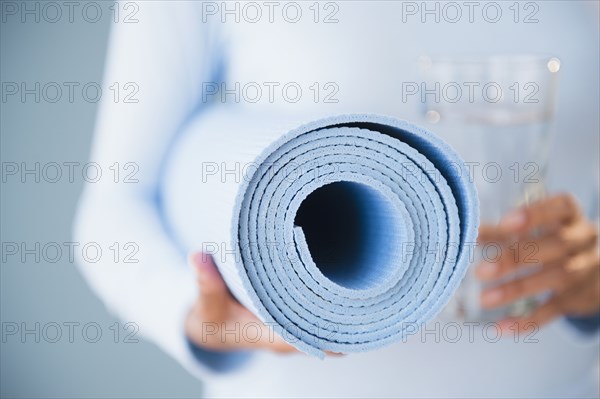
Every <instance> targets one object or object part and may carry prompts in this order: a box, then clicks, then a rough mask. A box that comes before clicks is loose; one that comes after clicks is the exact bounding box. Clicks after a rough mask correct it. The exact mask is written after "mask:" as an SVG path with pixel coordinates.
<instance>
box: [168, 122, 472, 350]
mask: <svg viewBox="0 0 600 399" xmlns="http://www.w3.org/2000/svg"><path fill="white" fill-rule="evenodd" d="M265 120H267V119H266V118H260V117H254V118H252V117H251V118H247V117H240V116H235V117H232V116H228V115H227V113H226V112H222V113H221V114H219V113H218V112H217V113H216V114H215V115H212V116H204V117H203V116H202V115H201V116H199V117H198V118H196V120H195V121H193V122H192V123H191V125H190V126H189V127H188V129H187V133H186V134H184V137H183V138H182V139H180V140H179V141H178V142H177V143H176V144H175V145H174V148H173V151H172V153H171V156H170V161H169V162H168V163H167V167H166V172H165V178H164V179H163V182H164V183H163V199H164V207H165V212H166V219H167V221H168V224H169V226H170V228H171V229H172V232H173V234H174V236H175V237H176V239H177V241H178V242H179V243H180V245H181V247H182V250H184V251H191V250H203V251H204V252H207V253H211V254H213V257H214V259H215V261H216V263H217V265H218V267H219V270H220V272H221V274H222V275H223V277H224V279H225V281H226V282H227V285H228V287H229V289H230V291H231V292H232V294H233V295H234V296H235V297H236V298H237V299H238V300H239V301H240V302H241V303H242V304H243V305H245V306H246V307H247V308H249V309H250V310H251V311H252V312H253V313H254V314H256V315H257V316H258V318H259V319H260V320H262V321H263V322H265V323H267V324H268V325H270V326H272V327H273V329H274V331H275V332H277V333H279V334H280V335H282V336H283V338H284V339H285V340H286V341H288V342H289V343H291V344H292V345H294V346H295V347H296V348H298V349H299V350H301V351H303V352H305V353H308V354H312V355H316V356H323V354H324V352H323V351H326V350H327V351H333V352H340V353H350V352H357V351H365V350H372V349H375V348H378V347H381V346H383V345H386V344H390V343H393V342H397V341H400V340H401V339H402V338H403V337H404V336H406V335H407V334H413V333H415V331H416V329H417V328H418V327H419V326H421V325H422V323H424V322H426V321H428V320H430V319H432V318H433V317H434V316H435V315H436V314H437V313H438V312H439V311H440V310H441V309H442V308H443V306H444V305H445V304H446V303H447V302H448V300H449V298H450V297H451V295H452V294H453V292H454V291H455V289H456V288H457V286H458V284H459V282H460V281H461V279H462V277H463V276H464V274H465V271H466V269H467V267H468V265H469V255H470V254H471V253H472V251H470V250H469V248H470V246H471V245H472V244H473V243H474V242H475V240H476V235H477V228H478V222H479V218H478V201H477V196H476V191H475V187H474V185H473V182H472V180H471V179H469V175H468V173H466V172H467V170H466V167H465V166H464V163H463V161H462V160H461V159H460V158H459V156H458V155H457V154H456V153H455V152H454V151H453V150H452V149H451V148H450V147H449V146H448V145H447V144H446V143H444V142H443V141H442V140H441V139H439V138H438V137H436V136H435V135H434V134H432V133H430V132H428V131H426V130H424V129H422V128H420V127H417V126H415V125H412V124H410V123H408V122H405V121H402V120H397V119H394V118H390V117H384V116H376V115H343V116H335V117H326V118H323V119H319V120H316V121H313V122H309V123H305V124H300V123H295V122H286V123H273V124H272V126H269V127H267V123H266V122H265ZM244 327H245V326H241V327H240V329H241V331H242V332H243V331H244ZM250 331H255V330H251V329H247V330H246V333H247V334H248V335H249V336H250V335H251V336H252V338H254V333H251V332H250ZM243 335H244V334H242V336H243ZM242 338H243V337H242ZM248 339H250V338H248Z"/></svg>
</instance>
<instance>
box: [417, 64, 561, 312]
mask: <svg viewBox="0 0 600 399" xmlns="http://www.w3.org/2000/svg"><path fill="white" fill-rule="evenodd" d="M419 69H420V72H421V74H422V78H423V81H422V82H420V85H419V86H418V92H419V95H420V100H421V101H420V104H421V105H422V114H423V117H424V118H425V120H426V124H430V125H435V126H431V128H432V130H434V131H435V132H436V133H438V134H439V135H441V136H442V137H444V138H445V139H446V140H447V141H448V142H449V143H450V144H451V145H452V146H453V147H454V148H455V149H456V150H457V151H458V152H459V154H460V155H461V156H462V157H463V159H464V160H465V162H466V165H467V169H468V171H469V176H470V177H471V178H473V179H474V182H475V185H476V187H477V190H478V195H479V200H480V204H481V207H480V212H481V213H480V216H481V222H482V223H486V224H495V223H498V221H499V220H500V218H501V217H502V216H503V215H504V214H506V213H507V212H508V211H510V210H511V209H513V208H515V207H518V206H521V205H526V204H529V203H531V202H533V201H536V200H538V199H540V198H542V197H544V195H545V194H546V191H545V184H544V181H545V177H546V166H547V162H548V150H549V144H550V139H551V126H552V121H553V118H554V107H555V103H556V96H557V83H558V81H557V78H558V71H559V69H560V61H559V60H558V59H557V58H556V57H547V56H536V55H506V56H491V57H485V58H432V57H421V59H420V60H419ZM413 87H414V86H413ZM413 91H414V90H413ZM515 250H521V251H522V250H527V248H525V249H523V248H516V249H515ZM497 255H498V246H497V245H495V244H490V245H486V246H482V245H478V246H477V247H476V248H475V250H474V256H473V262H472V265H471V267H469V271H468V272H467V275H466V276H465V279H464V280H463V283H462V284H461V286H460V287H459V290H458V291H457V293H456V295H455V296H454V298H453V300H452V301H451V303H450V304H449V306H448V307H447V308H446V310H445V314H446V315H448V316H450V317H452V318H454V319H456V318H458V319H462V320H471V321H472V320H478V321H494V320H498V319H499V318H503V317H508V316H513V317H516V316H523V315H525V314H527V313H528V312H531V310H533V308H534V307H535V305H536V303H537V301H538V300H539V298H528V299H525V300H520V301H518V302H516V303H514V304H512V305H510V306H507V307H505V308H502V309H498V310H494V311H486V310H483V309H482V308H481V306H480V300H479V296H480V293H481V290H482V289H483V288H485V287H486V286H485V285H483V284H482V283H480V282H479V281H478V280H477V279H476V278H475V277H474V266H475V265H477V264H478V263H480V262H481V261H482V259H483V258H484V257H485V258H487V259H493V258H494V257H496V256H497ZM532 267H534V266H532ZM532 267H528V268H521V269H520V272H521V273H527V272H528V271H531V270H532ZM515 277H516V276H515V275H512V276H509V277H508V278H507V279H510V278H515ZM495 283H496V284H497V283H498V282H495Z"/></svg>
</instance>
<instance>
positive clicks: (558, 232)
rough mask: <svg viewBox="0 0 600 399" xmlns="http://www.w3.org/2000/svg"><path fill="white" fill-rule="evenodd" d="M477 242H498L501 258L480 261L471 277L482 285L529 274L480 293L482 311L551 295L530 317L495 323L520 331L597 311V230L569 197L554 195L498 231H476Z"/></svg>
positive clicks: (599, 274) (599, 264)
mask: <svg viewBox="0 0 600 399" xmlns="http://www.w3.org/2000/svg"><path fill="white" fill-rule="evenodd" d="M479 241H480V243H482V244H485V243H490V242H493V243H497V244H499V245H500V248H502V252H501V255H500V256H499V257H498V258H495V259H493V260H494V261H493V262H491V261H487V262H483V263H482V264H481V265H479V267H478V268H477V270H476V275H477V277H478V278H479V279H481V280H483V281H494V280H497V279H500V278H502V277H504V276H506V275H508V274H510V273H513V272H516V271H518V270H519V269H522V268H527V267H537V269H533V268H532V269H531V270H532V272H533V273H530V274H527V275H525V276H522V277H517V278H516V279H513V280H510V281H509V282H506V283H503V284H501V285H499V286H497V287H494V288H489V289H486V290H485V291H483V292H482V294H481V303H482V306H483V307H484V308H496V307H500V306H505V305H508V304H510V303H512V302H515V301H516V300H518V299H520V298H526V297H530V296H533V295H536V294H540V293H543V292H548V293H550V298H549V299H548V301H547V302H545V303H544V304H542V305H541V306H539V307H538V308H537V309H535V310H534V311H533V313H532V314H530V315H528V316H525V317H522V318H519V319H516V320H515V319H512V320H504V321H501V322H500V326H501V327H504V328H509V327H510V328H513V329H514V328H515V327H511V326H514V325H515V322H517V323H516V326H517V329H518V330H520V331H521V332H522V331H523V330H524V329H527V328H528V327H527V326H531V325H532V324H531V323H535V324H534V325H535V326H538V327H539V326H541V325H543V324H545V323H548V322H549V321H551V320H553V319H554V318H557V317H559V316H577V317H581V316H588V315H594V314H597V313H598V312H599V311H600V256H599V252H598V228H597V226H595V225H594V224H593V223H592V222H590V221H588V220H586V218H585V217H584V216H583V214H582V212H581V209H580V208H579V206H578V204H577V203H576V201H575V200H574V199H573V197H571V196H570V195H565V194H562V195H556V196H553V197H549V198H547V199H544V200H542V201H539V202H537V203H534V204H532V205H531V206H529V207H526V208H519V209H516V210H514V211H512V212H511V213H509V214H508V215H506V216H505V217H504V218H503V219H502V220H501V222H500V223H499V224H498V225H497V226H490V225H484V226H481V228H480V234H479Z"/></svg>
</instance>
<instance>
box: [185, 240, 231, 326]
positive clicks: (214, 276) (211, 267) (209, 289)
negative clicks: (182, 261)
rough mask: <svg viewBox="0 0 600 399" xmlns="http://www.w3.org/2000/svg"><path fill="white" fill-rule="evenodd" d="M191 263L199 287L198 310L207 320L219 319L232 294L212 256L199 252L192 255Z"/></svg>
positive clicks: (222, 315)
mask: <svg viewBox="0 0 600 399" xmlns="http://www.w3.org/2000/svg"><path fill="white" fill-rule="evenodd" d="M190 263H192V265H193V266H194V269H195V271H196V276H197V281H198V289H199V291H200V293H199V295H198V302H197V305H198V310H199V311H200V312H202V316H203V318H204V319H205V320H207V321H210V320H215V321H216V320H218V319H220V318H222V317H224V314H225V312H226V310H227V306H228V305H229V303H230V301H231V294H229V291H228V290H227V285H226V284H225V281H224V280H223V277H221V273H219V269H217V265H216V264H215V262H214V260H213V258H212V256H210V255H209V254H206V253H203V252H197V253H194V254H192V256H191V257H190Z"/></svg>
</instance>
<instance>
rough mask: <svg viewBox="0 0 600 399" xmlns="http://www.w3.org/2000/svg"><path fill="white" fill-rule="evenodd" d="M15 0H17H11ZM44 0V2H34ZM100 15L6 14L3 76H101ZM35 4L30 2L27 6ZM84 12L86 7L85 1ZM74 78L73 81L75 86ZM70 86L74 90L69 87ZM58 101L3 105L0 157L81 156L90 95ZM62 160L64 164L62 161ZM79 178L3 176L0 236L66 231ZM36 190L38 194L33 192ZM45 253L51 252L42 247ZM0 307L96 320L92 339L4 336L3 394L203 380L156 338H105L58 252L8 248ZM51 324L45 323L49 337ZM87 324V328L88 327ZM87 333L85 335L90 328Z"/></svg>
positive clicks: (184, 386)
mask: <svg viewBox="0 0 600 399" xmlns="http://www.w3.org/2000/svg"><path fill="white" fill-rule="evenodd" d="M19 3H20V2H19ZM42 4H43V2H42ZM101 4H102V11H103V16H102V18H100V20H99V21H98V22H96V23H89V22H86V21H85V20H83V19H82V18H81V14H78V13H77V12H76V13H75V14H74V16H75V20H74V21H75V22H73V23H70V22H69V21H68V18H67V17H66V16H64V15H63V17H62V18H61V19H60V20H59V21H58V22H56V23H48V22H46V21H44V20H43V19H41V20H40V22H39V23H36V22H35V21H34V20H33V17H32V16H30V17H28V20H27V21H26V23H22V22H21V21H20V20H19V17H18V16H17V17H8V16H7V17H6V21H2V23H1V31H0V36H1V43H0V44H1V65H0V68H1V69H0V80H1V81H2V82H17V83H20V82H27V84H28V85H30V86H31V87H32V86H33V84H34V83H35V82H41V84H42V85H43V84H44V83H47V82H57V83H59V84H62V82H79V83H81V84H82V85H83V84H85V83H87V82H98V83H100V82H101V79H102V69H103V60H104V56H105V52H106V41H107V36H108V31H109V26H110V19H111V17H112V15H111V14H110V10H109V9H108V7H109V6H110V5H111V4H113V3H112V2H104V3H102V2H101ZM32 7H33V6H32ZM90 12H91V11H90ZM80 87H81V86H80ZM75 93H78V91H77V89H76V90H75ZM79 93H81V92H80V91H79ZM65 98H66V92H63V97H62V98H61V100H59V101H58V102H56V103H49V102H47V101H44V99H43V98H42V99H41V100H40V103H36V102H35V100H34V97H33V96H28V97H27V98H26V102H25V103H22V102H21V101H20V99H19V97H18V96H13V97H11V98H9V99H7V101H5V102H2V103H0V105H1V115H0V120H1V132H2V133H1V134H2V137H1V145H0V147H1V160H2V162H4V163H5V165H6V163H7V162H17V163H19V164H20V163H21V162H26V163H27V164H28V165H30V166H33V164H34V163H35V162H40V164H41V165H43V164H44V163H46V162H58V163H62V162H80V163H85V162H86V160H87V157H88V150H89V146H90V141H91V136H92V130H93V124H94V118H95V111H96V104H95V103H89V102H87V101H85V100H84V99H83V98H82V97H81V95H80V94H79V95H77V94H76V96H75V97H74V102H73V103H69V101H68V100H65ZM65 170H66V169H65ZM81 187H82V179H81V178H76V179H75V181H74V182H73V183H69V181H68V179H66V178H65V177H64V176H63V178H62V179H61V181H60V182H58V183H49V182H44V181H43V180H41V181H40V183H36V182H35V181H33V176H28V177H27V182H26V183H21V181H20V178H19V177H15V176H12V177H11V178H7V182H6V183H2V186H1V220H2V223H1V235H2V237H1V240H0V241H2V242H4V243H6V242H16V243H22V242H23V243H26V244H27V246H28V247H29V248H31V247H33V246H34V245H35V242H40V243H41V245H44V244H45V243H49V242H56V243H59V244H61V243H63V242H69V241H72V234H71V224H72V221H73V213H74V209H75V205H76V203H77V198H78V195H79V193H80V190H81ZM41 199H43V200H41ZM50 256H52V255H50ZM0 273H1V275H0V283H1V287H0V288H1V289H0V293H1V314H0V318H1V321H2V323H4V324H3V325H4V327H5V328H7V324H6V323H18V324H19V325H20V324H21V323H23V322H24V323H26V326H27V327H28V328H33V327H34V324H35V323H36V322H39V323H40V330H41V328H42V327H43V326H44V325H46V323H51V322H56V323H58V324H61V325H62V324H63V323H65V322H67V323H68V322H79V323H81V326H83V325H84V324H85V323H88V322H96V323H98V324H99V325H100V327H101V329H102V332H103V336H102V338H101V339H100V341H98V342H97V343H88V342H86V341H85V340H84V339H83V337H82V332H81V326H79V329H77V328H76V329H75V334H74V342H73V343H69V341H68V337H67V336H66V334H67V333H68V328H67V327H66V326H64V325H63V326H62V331H63V336H62V338H61V339H60V340H59V341H58V342H57V343H50V342H47V341H45V340H44V338H43V336H42V337H40V342H39V343H36V342H35V339H36V338H35V336H34V335H27V336H26V337H25V339H24V340H23V341H24V342H21V341H22V339H21V337H20V336H18V335H14V336H6V337H5V339H4V341H5V342H2V343H1V351H0V367H1V372H0V387H1V396H2V397H28V398H31V397H198V396H200V395H201V391H202V385H201V383H200V382H199V381H197V380H195V379H194V378H193V377H191V376H190V375H189V374H187V372H185V371H184V370H183V369H182V368H181V367H180V366H179V365H178V364H176V363H175V361H173V360H172V359H171V358H169V357H168V356H166V355H165V354H164V353H162V352H161V351H159V350H158V349H157V348H156V347H155V346H154V345H152V344H149V343H147V342H144V341H141V340H140V341H139V343H123V342H122V341H123V337H120V341H121V342H120V343H114V342H113V335H112V334H113V332H112V330H110V329H109V327H110V326H111V325H112V324H113V323H114V322H115V321H116V320H115V319H113V318H112V317H111V316H110V315H109V314H108V313H107V312H106V310H105V309H104V306H103V305H102V304H101V302H100V301H99V300H98V299H97V298H96V297H95V296H93V294H92V293H91V291H90V290H89V289H88V287H87V285H86V283H85V282H84V280H83V279H82V277H81V276H80V275H79V273H78V271H77V269H76V266H75V265H74V264H73V263H72V262H69V259H68V257H67V256H66V254H63V256H62V258H61V260H60V261H58V262H57V263H49V262H47V261H44V259H41V260H40V262H39V263H37V262H36V261H35V259H34V256H33V255H30V256H27V258H26V262H22V261H21V260H20V259H19V257H18V256H10V257H7V261H6V262H4V261H3V262H2V265H1V268H0ZM53 331H54V330H52V331H50V330H47V332H48V337H50V338H53V336H54V332H53ZM89 331H90V336H92V335H93V334H91V333H93V330H89ZM92 338H93V336H92Z"/></svg>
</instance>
